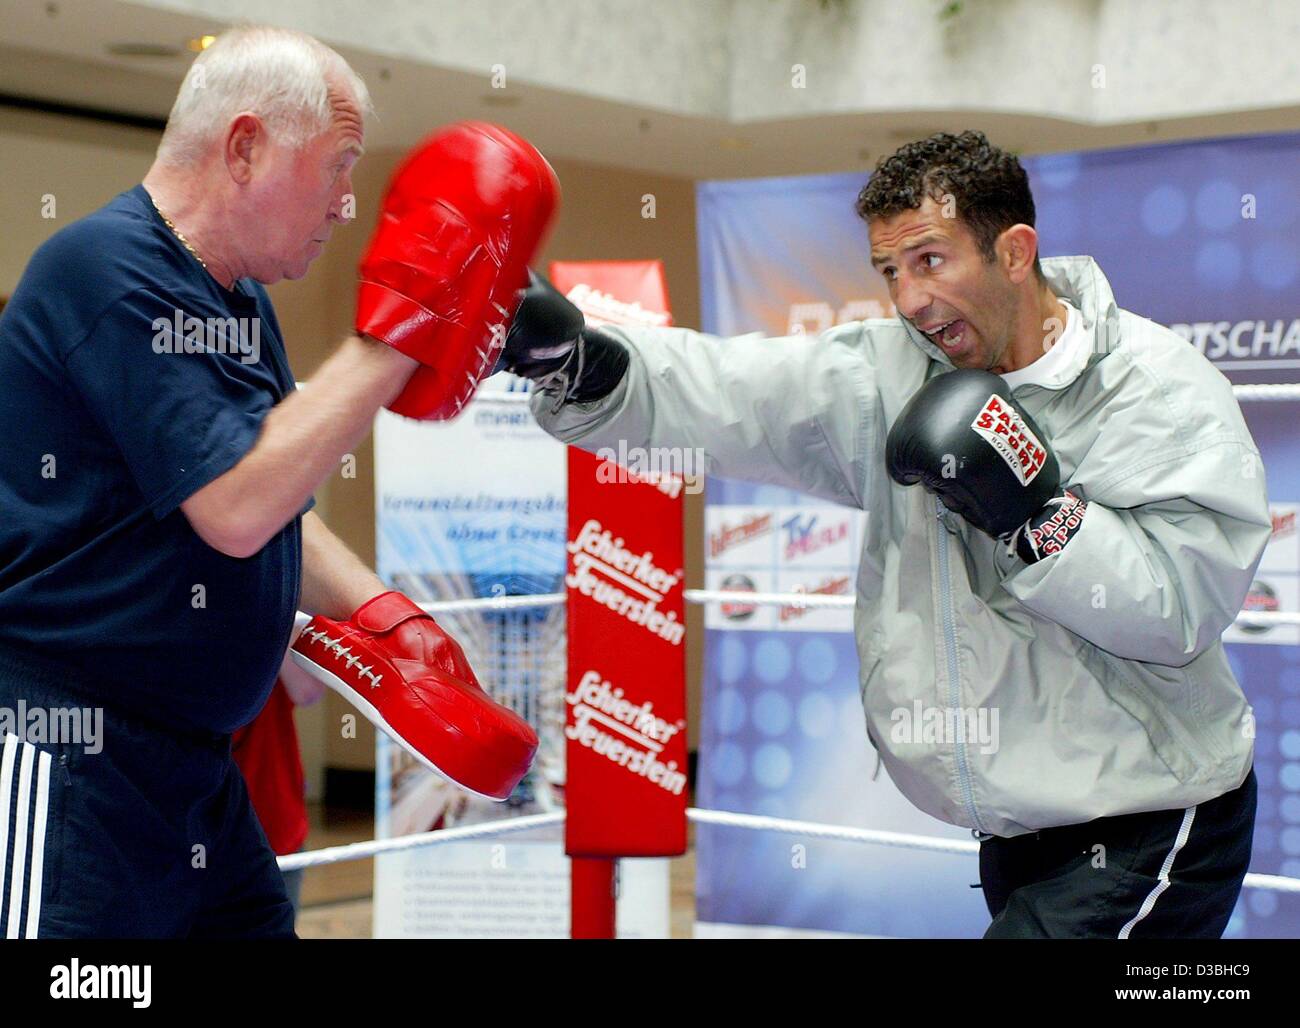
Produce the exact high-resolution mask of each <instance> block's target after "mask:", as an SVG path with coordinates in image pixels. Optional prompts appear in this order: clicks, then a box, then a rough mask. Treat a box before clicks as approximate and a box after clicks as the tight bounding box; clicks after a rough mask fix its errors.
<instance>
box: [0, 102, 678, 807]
mask: <svg viewBox="0 0 1300 1028" xmlns="http://www.w3.org/2000/svg"><path fill="white" fill-rule="evenodd" d="M156 145H157V134H156V133H154V132H151V131H148V130H144V129H136V128H126V127H121V126H113V125H104V124H101V123H98V122H93V121H88V120H84V119H80V118H71V117H64V116H53V115H45V114H37V113H29V112H18V111H11V110H6V109H4V108H0V153H3V154H4V170H5V176H4V177H5V180H6V181H5V188H4V189H0V225H4V226H5V232H4V234H3V236H2V237H0V295H8V294H9V293H11V292H12V291H13V288H14V286H15V285H16V284H17V282H18V278H19V276H20V275H21V274H22V270H23V268H24V266H25V265H26V262H27V259H28V257H29V256H30V254H31V252H32V250H34V249H35V248H36V247H37V246H38V245H39V244H40V243H41V242H42V241H43V240H44V239H46V238H48V237H49V236H50V235H51V234H52V233H53V232H55V231H57V230H58V229H59V228H61V227H62V226H64V225H66V224H68V223H69V222H71V221H73V220H75V219H77V218H79V217H81V216H83V215H85V214H88V213H89V212H91V211H93V210H95V209H96V208H98V207H99V206H101V205H102V204H104V203H105V202H106V201H107V200H108V199H110V198H111V197H112V196H114V195H115V194H117V193H119V192H121V191H122V190H124V189H128V188H130V187H131V186H133V185H134V184H136V183H137V182H139V181H140V179H141V178H142V177H143V175H144V173H145V171H146V170H147V169H148V167H149V164H150V162H151V160H152V158H153V151H154V148H155V146H156ZM400 156H401V155H400V153H398V152H396V151H380V152H377V153H372V154H368V155H367V156H366V158H365V159H364V160H363V161H362V162H361V164H360V165H359V166H358V168H357V173H356V177H355V182H354V185H355V189H356V194H357V220H356V223H355V224H352V225H348V226H343V227H341V228H340V229H339V231H337V232H336V233H335V235H334V238H333V240H332V241H331V244H330V248H329V250H328V251H327V253H326V254H325V255H324V256H322V257H321V258H320V259H319V260H318V261H317V262H316V264H315V265H313V267H312V269H311V271H310V273H309V274H308V275H307V277H306V278H304V279H302V280H301V281H298V282H282V283H278V284H276V285H274V286H272V287H270V294H271V297H272V299H273V301H274V302H275V307H276V312H277V315H278V317H279V319H280V323H281V327H282V328H283V329H284V333H285V342H286V346H287V348H288V351H289V359H290V363H291V364H292V367H293V370H294V373H295V374H296V375H297V376H298V378H299V379H300V380H305V379H309V378H310V377H311V375H312V373H313V372H314V371H315V370H316V369H317V368H318V367H319V366H320V364H321V362H322V361H324V360H325V359H326V358H327V357H328V356H329V354H330V353H331V352H332V351H333V349H334V348H335V346H336V345H337V344H338V341H339V340H340V339H342V338H343V336H344V335H345V334H346V333H347V332H348V331H349V329H350V326H351V320H352V313H353V269H354V268H355V266H356V262H357V259H358V257H359V255H360V252H361V250H362V248H363V247H364V245H365V243H366V241H367V238H368V236H369V230H370V226H371V225H372V224H373V222H374V217H375V212H376V208H377V204H378V201H379V197H380V194H381V192H382V189H383V186H384V184H385V182H386V181H387V179H388V176H389V175H390V173H391V172H392V169H393V168H394V167H395V165H396V163H397V161H398V160H399V158H400ZM556 172H557V174H558V175H559V177H560V181H561V183H562V187H563V190H564V196H563V201H562V206H561V211H560V215H559V217H558V219H557V223H556V225H555V228H554V231H553V232H552V235H551V237H550V239H549V241H548V243H547V246H546V249H545V251H544V252H543V253H542V255H541V257H540V259H539V260H538V262H537V263H538V264H539V266H542V267H544V266H545V264H546V263H547V262H549V261H551V260H590V259H602V258H605V259H636V258H653V257H658V258H662V259H663V260H664V263H665V269H666V274H667V278H668V290H669V297H670V298H671V301H672V305H673V311H674V314H675V317H676V320H677V322H678V323H679V324H684V325H697V324H698V323H699V285H698V274H697V270H696V251H695V199H694V186H693V184H692V183H691V182H689V181H687V180H684V179H674V178H665V177H658V176H653V175H643V174H636V173H633V172H627V171H618V170H613V169H607V168H602V167H597V166H594V165H584V164H577V163H572V162H566V161H561V162H557V163H556ZM647 193H651V194H653V195H654V198H655V208H656V209H655V214H656V217H655V218H653V219H647V218H643V217H642V207H643V200H642V197H643V196H644V195H645V194H647ZM47 194H51V195H53V196H54V198H55V202H56V212H57V217H55V218H54V219H45V218H43V217H42V216H41V214H42V202H43V197H45V196H46V195H47ZM355 457H356V461H355V471H356V473H355V476H354V477H345V476H344V474H343V469H342V468H340V473H339V474H336V475H335V476H333V477H332V478H331V479H329V480H328V481H327V482H326V483H324V484H323V485H322V487H321V489H320V490H319V491H318V493H317V510H318V512H319V513H320V515H321V517H323V518H324V519H325V521H326V522H327V523H328V524H329V525H330V527H331V528H333V529H334V531H335V532H336V533H337V534H338V535H339V536H340V537H342V538H343V540H344V541H345V542H346V543H347V544H348V545H349V546H351V547H352V548H353V549H354V550H355V551H356V552H357V553H358V554H359V555H360V556H361V558H362V559H363V560H365V561H366V562H367V563H369V564H371V565H373V563H374V559H375V519H374V459H373V450H372V447H371V440H370V439H369V438H367V439H366V440H365V441H364V442H363V443H362V444H361V445H360V446H359V447H358V450H357V452H356V454H355ZM701 510H702V503H701V502H700V501H699V498H698V497H691V498H690V500H689V502H688V512H687V540H688V553H687V567H688V569H691V576H692V578H691V579H688V585H698V584H700V580H701V578H702V572H701V568H702V564H703V554H702V545H703V543H702V528H701V525H702V516H701ZM692 579H693V580H692ZM690 619H691V620H690V624H691V626H692V629H693V630H692V631H691V632H690V633H689V634H688V638H689V639H690V640H692V642H693V645H692V647H691V649H690V650H689V651H688V653H689V657H690V660H689V666H690V667H691V668H692V674H691V694H692V704H691V707H692V709H691V715H692V716H691V723H692V724H698V719H697V717H696V714H697V712H698V695H699V689H698V668H699V664H700V661H699V653H698V644H699V641H700V639H701V633H702V628H703V623H702V617H701V616H700V612H699V611H698V610H696V609H692V611H691V613H690ZM348 710H349V708H348V707H347V706H346V705H345V704H343V702H342V701H341V700H339V699H337V697H335V696H333V695H332V694H331V696H330V697H329V698H328V699H327V701H326V702H325V703H324V704H320V705H318V706H317V707H314V708H311V709H308V710H299V711H298V725H299V733H300V736H301V739H302V747H303V763H304V766H305V768H306V770H307V774H308V791H309V794H311V795H319V789H320V782H321V777H320V775H321V767H322V766H323V765H326V764H328V765H329V766H332V767H341V768H369V767H373V766H374V746H373V739H374V736H373V733H372V732H371V730H370V727H369V725H368V724H367V723H366V722H365V721H364V720H362V721H361V730H360V731H359V732H358V736H357V738H356V739H355V740H348V739H344V738H343V737H342V734H341V733H340V731H339V725H340V718H342V717H343V715H344V714H345V713H347V712H348Z"/></svg>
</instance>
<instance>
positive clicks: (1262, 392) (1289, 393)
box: [1232, 382, 1300, 400]
mask: <svg viewBox="0 0 1300 1028" xmlns="http://www.w3.org/2000/svg"><path fill="white" fill-rule="evenodd" d="M1232 392H1233V394H1234V395H1235V396H1236V397H1237V399H1238V400H1300V384H1293V383H1289V382H1286V383H1277V382H1266V383H1260V384H1259V385H1235V386H1233V387H1232Z"/></svg>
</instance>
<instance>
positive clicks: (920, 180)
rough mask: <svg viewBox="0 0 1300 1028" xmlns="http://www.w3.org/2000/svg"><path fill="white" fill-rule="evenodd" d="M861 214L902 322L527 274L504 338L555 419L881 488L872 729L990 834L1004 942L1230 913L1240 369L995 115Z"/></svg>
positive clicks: (854, 503)
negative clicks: (1235, 384)
mask: <svg viewBox="0 0 1300 1028" xmlns="http://www.w3.org/2000/svg"><path fill="white" fill-rule="evenodd" d="M857 213H858V215H859V216H860V217H861V218H862V219H863V220H864V221H865V222H866V226H867V234H868V236H869V240H870V244H871V262H872V264H873V265H874V266H875V268H876V269H877V270H879V272H880V273H881V275H883V277H884V279H885V282H886V284H887V286H888V290H889V295H890V298H891V300H892V301H893V303H894V305H895V307H896V308H897V312H898V317H897V318H896V319H893V320H886V319H879V320H871V321H863V322H856V323H853V324H847V325H840V326H836V327H834V328H831V329H829V330H827V331H826V332H823V333H822V334H821V335H820V336H817V337H815V338H814V337H805V336H790V337H787V338H783V339H763V338H759V337H758V336H743V337H739V338H735V339H726V340H720V339H716V338H713V337H710V336H706V335H703V334H701V333H698V332H693V331H690V330H687V329H684V328H658V329H657V328H639V327H631V326H627V327H618V328H614V327H605V328H600V329H592V328H589V327H586V326H584V324H583V321H582V317H581V314H580V313H578V311H577V309H576V308H574V307H573V305H572V304H570V303H568V302H567V300H565V298H564V297H562V296H560V295H558V294H557V293H556V292H555V291H554V290H553V289H550V288H548V286H547V284H546V283H545V282H543V281H540V280H535V281H534V282H533V284H532V285H531V286H530V288H529V289H528V290H527V291H526V294H525V298H524V300H523V305H522V307H521V309H520V311H519V312H518V314H517V316H516V319H515V322H514V324H513V326H512V329H511V332H510V334H509V335H508V337H507V341H506V349H505V353H504V355H503V363H504V365H505V366H507V367H509V368H512V369H514V370H516V371H517V372H519V373H521V374H523V375H525V376H527V377H529V378H531V379H533V380H534V381H535V382H536V383H537V384H538V386H539V388H538V389H537V391H536V393H537V394H536V396H535V397H534V399H533V411H534V413H535V415H536V416H537V419H538V421H539V422H540V423H541V425H542V426H543V427H544V428H545V429H546V430H547V431H549V432H550V433H552V434H553V435H554V436H556V437H557V438H559V439H562V440H564V441H565V442H568V443H573V444H575V445H577V446H581V447H582V448H583V449H587V450H592V451H595V450H598V449H600V448H601V447H611V448H614V449H616V450H617V449H618V448H619V446H620V445H621V446H623V447H627V448H631V447H680V448H682V449H683V450H684V451H685V450H688V449H693V448H696V447H699V448H702V449H703V450H704V451H705V453H706V455H707V458H708V462H709V471H710V472H711V473H713V474H717V475H722V476H726V477H731V478H742V479H751V480H755V481H761V482H771V483H775V484H777V485H781V486H786V487H788V488H792V489H798V490H801V491H803V492H806V493H811V494H813V495H815V496H819V497H823V498H825V499H828V500H832V501H834V502H837V503H841V504H845V505H847V506H851V507H857V508H859V509H862V510H865V511H867V512H868V513H869V515H870V520H869V528H868V530H867V532H866V533H865V534H864V539H863V552H862V557H861V564H860V570H859V574H858V579H857V582H858V596H857V609H856V614H855V634H856V640H857V645H858V652H859V655H860V658H861V671H860V676H861V683H860V684H861V688H862V696H863V702H864V706H865V710H866V731H867V736H868V739H869V740H870V742H871V743H872V745H873V746H875V747H876V748H877V750H878V753H879V755H880V758H881V759H883V762H884V764H885V766H886V768H887V769H888V770H889V773H890V775H891V777H892V778H893V780H894V782H895V783H896V784H897V785H898V787H899V789H900V790H901V791H902V792H903V793H904V794H905V795H907V796H908V797H909V798H910V799H911V800H912V802H914V803H915V804H916V805H917V806H918V807H919V808H920V809H922V810H924V811H926V812H927V813H929V814H932V815H934V816H935V817H937V818H940V819H941V820H944V821H947V822H949V823H951V824H956V825H962V826H964V827H967V828H969V829H971V830H972V832H974V833H975V834H976V836H977V837H978V838H979V839H981V841H982V845H981V847H980V877H981V883H982V885H983V888H984V895H985V899H986V901H987V904H988V908H989V912H990V915H991V917H992V921H991V924H990V927H989V929H988V933H987V934H988V936H989V937H1021V938H1029V937H1033V938H1041V937H1050V938H1067V937H1069V938H1075V937H1109V938H1117V937H1119V938H1128V937H1141V936H1166V937H1168V936H1181V937H1217V936H1218V935H1220V934H1221V933H1222V932H1223V930H1224V927H1225V926H1226V925H1227V923H1228V918H1229V916H1230V915H1231V913H1232V910H1233V906H1234V904H1235V903H1236V901H1237V897H1238V895H1239V893H1240V889H1241V883H1242V878H1243V876H1244V875H1245V873H1246V868H1247V865H1248V863H1249V860H1250V848H1251V833H1252V828H1253V823H1254V813H1255V779H1254V773H1253V771H1252V756H1253V735H1254V733H1253V731H1252V725H1253V721H1252V719H1251V716H1250V708H1249V706H1248V704H1247V703H1246V699H1245V697H1244V696H1243V694H1242V691H1241V688H1240V686H1239V685H1238V684H1237V682H1236V680H1235V678H1234V677H1233V674H1232V671H1231V669H1230V667H1229V665H1228V661H1227V657H1226V655H1225V653H1224V648H1223V643H1222V640H1221V635H1222V633H1223V631H1224V629H1225V628H1227V627H1228V626H1229V625H1231V624H1232V622H1233V620H1234V619H1235V617H1236V615H1237V613H1238V612H1239V610H1240V609H1241V604H1242V601H1243V599H1244V598H1245V596H1246V593H1247V591H1248V589H1249V588H1250V584H1251V580H1252V577H1253V575H1254V572H1255V568H1256V566H1257V565H1258V563H1259V560H1260V557H1261V555H1262V553H1263V551H1264V547H1265V545H1266V543H1267V542H1268V539H1269V535H1270V531H1271V519H1270V517H1269V511H1268V501H1267V496H1266V491H1265V484H1264V473H1263V468H1262V465H1261V463H1260V458H1259V451H1258V449H1257V448H1256V446H1255V444H1254V442H1253V440H1252V439H1251V437H1250V433H1249V431H1248V430H1247V428H1246V425H1245V422H1244V420H1243V418H1242V416H1241V411H1240V409H1239V408H1238V406H1237V403H1236V401H1235V399H1234V397H1233V393H1232V389H1231V386H1230V385H1229V383H1228V382H1227V380H1226V379H1225V378H1224V377H1223V376H1222V375H1221V374H1220V373H1219V372H1218V371H1217V370H1216V369H1215V368H1214V367H1213V366H1212V365H1211V364H1210V363H1209V361H1207V360H1206V359H1205V358H1204V357H1203V356H1202V355H1200V354H1199V353H1197V352H1196V351H1195V350H1194V349H1192V348H1191V347H1189V346H1188V345H1187V344H1186V343H1185V342H1184V341H1183V340H1182V339H1180V338H1179V337H1178V336H1176V335H1175V334H1174V333H1172V332H1170V331H1168V330H1167V329H1165V328H1163V327H1161V326H1159V325H1155V324H1153V323H1151V322H1149V321H1146V320H1145V319H1142V318H1140V317H1138V316H1137V315H1135V314H1132V313H1130V312H1128V311H1125V310H1122V309H1120V308H1119V306H1118V305H1117V304H1116V302H1115V299H1114V296H1113V294H1112V292H1111V289H1110V286H1109V284H1108V283H1107V281H1106V279H1105V276H1104V275H1103V274H1102V272H1101V269H1100V268H1099V267H1098V266H1097V264H1096V262H1094V261H1093V260H1092V259H1091V258H1089V257H1061V258H1054V259H1044V260H1041V261H1040V259H1039V256H1038V239H1037V233H1036V230H1035V228H1034V221H1035V212H1034V203H1033V197H1032V194H1031V192H1030V189H1029V182H1028V178H1027V176H1026V175H1025V172H1024V170H1023V169H1022V168H1021V166H1020V163H1019V161H1017V160H1016V158H1015V157H1014V156H1013V155H1011V154H1009V153H1006V152H1005V151H1002V150H1000V149H998V148H997V147H995V146H993V145H992V144H990V143H989V142H988V140H987V139H986V138H985V137H984V136H983V135H982V134H980V133H977V132H963V133H960V134H958V135H951V134H946V133H940V134H938V135H934V136H931V137H930V138H928V139H923V140H919V141H917V142H914V143H909V144H907V145H906V146H903V147H902V148H900V149H899V150H898V152H896V153H894V154H892V155H891V156H889V157H887V158H885V159H884V160H882V162H881V163H880V164H879V165H878V166H877V168H876V170H875V173H874V174H873V175H872V177H871V179H870V180H869V181H868V182H867V184H866V185H865V187H864V188H863V190H862V192H861V194H860V195H859V197H858V202H857ZM914 704H920V705H921V706H923V707H925V706H928V707H930V708H931V709H933V710H934V711H935V712H936V713H941V714H943V715H944V719H945V723H948V724H953V725H956V726H961V725H964V724H965V723H966V722H967V719H966V718H964V717H958V716H955V715H961V714H972V713H973V714H979V713H981V712H985V713H987V712H988V711H989V710H992V711H994V712H997V713H998V714H999V715H1000V724H1001V731H1000V741H999V743H998V745H996V746H984V745H981V743H980V742H978V741H976V740H974V739H968V738H967V737H966V735H965V733H964V732H962V731H957V730H954V731H951V732H945V733H942V734H943V737H942V738H938V739H936V738H933V737H932V736H931V735H930V734H924V736H923V737H921V738H918V737H917V733H908V732H900V731H898V730H897V728H898V724H899V722H898V719H897V718H896V717H894V715H895V714H896V713H897V712H899V711H910V710H912V709H913V706H914ZM936 734H938V733H936Z"/></svg>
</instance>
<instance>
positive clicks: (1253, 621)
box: [683, 589, 1300, 627]
mask: <svg viewBox="0 0 1300 1028" xmlns="http://www.w3.org/2000/svg"><path fill="white" fill-rule="evenodd" d="M683 595H684V596H685V597H686V602H687V603H740V604H746V603H749V604H753V605H754V606H756V607H768V606H780V607H795V608H801V607H807V608H812V607H838V608H851V607H852V606H853V605H854V604H855V602H856V600H855V599H854V598H853V597H852V596H826V595H823V594H821V593H751V592H745V591H743V590H740V589H687V590H686V591H685V592H684V593H683ZM1237 622H1238V623H1239V624H1241V625H1243V626H1255V625H1258V626H1260V627H1270V626H1277V625H1300V611H1263V610H1252V611H1245V610H1243V611H1242V612H1241V613H1240V614H1238V615H1237Z"/></svg>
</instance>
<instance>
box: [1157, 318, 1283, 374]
mask: <svg viewBox="0 0 1300 1028" xmlns="http://www.w3.org/2000/svg"><path fill="white" fill-rule="evenodd" d="M1169 328H1170V329H1171V330H1172V331H1174V332H1177V333H1178V334H1179V335H1180V336H1182V337H1183V338H1184V339H1186V340H1187V341H1188V342H1189V343H1191V344H1192V345H1193V346H1195V347H1196V348H1197V349H1198V350H1200V351H1201V353H1203V354H1205V356H1206V357H1208V358H1209V359H1210V360H1212V361H1223V362H1225V363H1228V364H1231V362H1232V361H1234V360H1249V359H1251V358H1256V359H1258V358H1260V357H1269V358H1281V357H1300V318H1297V319H1294V320H1292V321H1290V322H1287V321H1283V320H1282V319H1281V318H1276V319H1274V320H1272V321H1236V322H1233V321H1196V322H1192V323H1191V324H1186V325H1182V324H1180V325H1170V326H1169Z"/></svg>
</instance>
